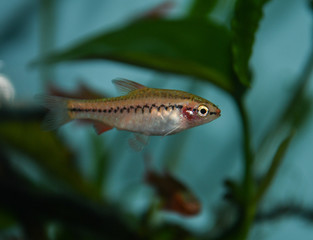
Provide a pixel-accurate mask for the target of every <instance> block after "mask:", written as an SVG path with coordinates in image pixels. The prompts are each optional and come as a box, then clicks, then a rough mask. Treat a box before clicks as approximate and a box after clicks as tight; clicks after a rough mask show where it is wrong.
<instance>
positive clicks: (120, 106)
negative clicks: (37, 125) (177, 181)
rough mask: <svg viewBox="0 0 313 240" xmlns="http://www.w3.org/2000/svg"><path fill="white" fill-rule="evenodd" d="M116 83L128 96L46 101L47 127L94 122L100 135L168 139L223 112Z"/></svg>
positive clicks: (174, 94)
mask: <svg viewBox="0 0 313 240" xmlns="http://www.w3.org/2000/svg"><path fill="white" fill-rule="evenodd" d="M113 83H114V84H115V85H116V86H117V87H118V88H119V89H120V90H122V91H124V92H126V93H127V94H126V95H124V96H120V97H113V98H103V99H89V100H87V99H86V100H81V99H71V98H63V97H56V96H44V97H42V98H43V99H42V100H43V101H44V105H45V106H46V107H47V108H49V109H50V113H49V114H48V115H47V117H46V122H45V126H46V128H47V129H49V130H53V129H56V128H58V127H60V126H61V125H63V124H65V123H67V122H69V121H71V120H75V119H79V120H88V121H91V122H92V123H93V125H94V127H95V129H96V131H97V133H98V134H101V133H103V132H105V131H107V130H110V129H112V128H117V129H119V130H126V131H130V132H134V133H139V134H143V135H146V136H151V135H154V136H166V135H170V134H175V133H178V132H181V131H183V130H185V129H188V128H192V127H195V126H199V125H202V124H204V123H208V122H211V121H212V120H214V119H216V118H218V117H219V116H220V114H221V110H220V109H219V108H218V107H217V106H216V105H214V104H213V103H211V102H209V101H208V100H206V99H204V98H201V97H198V96H196V95H193V94H191V93H187V92H183V91H178V90H167V89H155V88H148V87H145V86H143V85H141V84H139V83H136V82H133V81H130V80H126V79H116V80H113Z"/></svg>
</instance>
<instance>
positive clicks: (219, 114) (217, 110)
mask: <svg viewBox="0 0 313 240" xmlns="http://www.w3.org/2000/svg"><path fill="white" fill-rule="evenodd" d="M216 115H217V116H221V110H220V109H219V108H217V109H216Z"/></svg>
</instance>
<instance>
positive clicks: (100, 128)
mask: <svg viewBox="0 0 313 240" xmlns="http://www.w3.org/2000/svg"><path fill="white" fill-rule="evenodd" d="M93 127H94V129H95V131H96V133H97V134H98V135H100V134H101V133H104V132H106V131H109V130H111V129H112V128H113V127H112V126H109V125H106V124H105V123H102V122H98V121H94V122H93Z"/></svg>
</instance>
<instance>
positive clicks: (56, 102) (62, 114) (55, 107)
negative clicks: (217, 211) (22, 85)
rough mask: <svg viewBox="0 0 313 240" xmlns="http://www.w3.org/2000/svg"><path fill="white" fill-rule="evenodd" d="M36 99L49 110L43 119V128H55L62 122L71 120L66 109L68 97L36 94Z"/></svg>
mask: <svg viewBox="0 0 313 240" xmlns="http://www.w3.org/2000/svg"><path fill="white" fill-rule="evenodd" d="M36 99H38V100H39V102H40V103H41V104H42V105H43V106H44V107H45V108H48V109H49V110H50V111H49V112H48V113H47V115H46V117H45V119H44V121H43V124H42V127H43V129H45V130H48V131H51V130H56V129H57V128H59V127H60V126H62V125H63V124H65V123H68V122H69V121H71V120H72V119H71V117H70V116H69V114H68V110H67V102H68V100H69V99H68V98H64V97H57V96H49V95H37V96H36Z"/></svg>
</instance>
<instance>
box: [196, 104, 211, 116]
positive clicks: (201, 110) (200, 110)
mask: <svg viewBox="0 0 313 240" xmlns="http://www.w3.org/2000/svg"><path fill="white" fill-rule="evenodd" d="M208 113H209V109H208V107H207V106H204V105H200V106H199V107H198V114H199V115H200V116H201V117H205V116H206V115H208Z"/></svg>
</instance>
